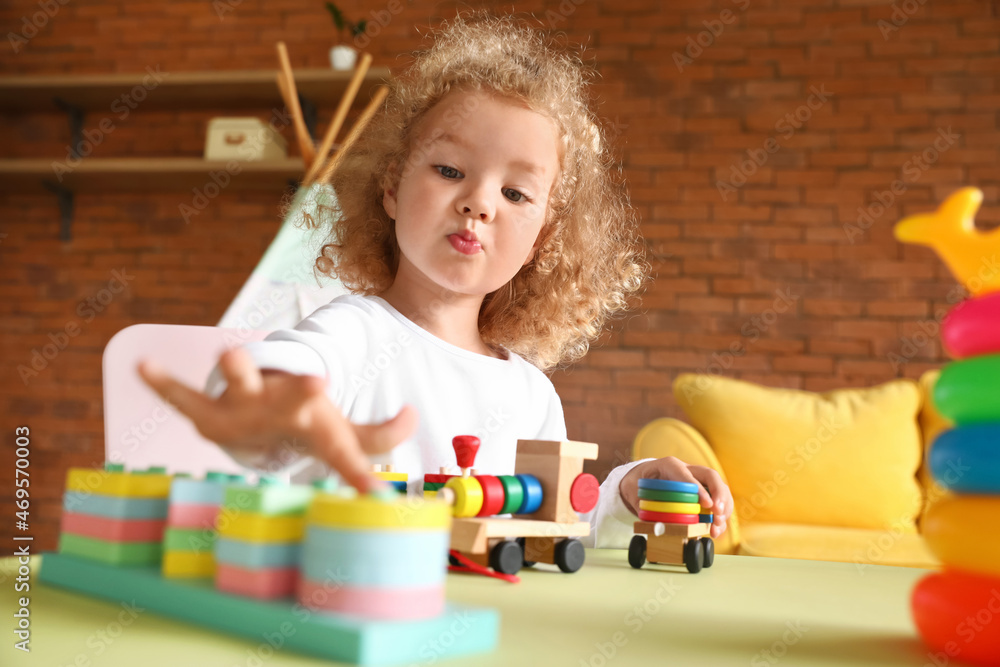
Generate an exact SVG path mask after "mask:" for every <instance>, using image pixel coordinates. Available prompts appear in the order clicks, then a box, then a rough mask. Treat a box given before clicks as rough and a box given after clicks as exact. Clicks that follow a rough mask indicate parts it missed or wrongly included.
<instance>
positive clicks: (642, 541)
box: [628, 535, 646, 570]
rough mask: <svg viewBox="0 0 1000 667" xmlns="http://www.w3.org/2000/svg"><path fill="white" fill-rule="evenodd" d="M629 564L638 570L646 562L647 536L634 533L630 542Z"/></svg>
mask: <svg viewBox="0 0 1000 667" xmlns="http://www.w3.org/2000/svg"><path fill="white" fill-rule="evenodd" d="M628 564H629V565H631V566H632V567H634V568H635V569H637V570H638V569H639V568H641V567H642V566H643V565H645V564H646V538H645V537H643V536H642V535H633V536H632V541H631V542H629V543H628Z"/></svg>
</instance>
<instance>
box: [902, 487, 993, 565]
mask: <svg viewBox="0 0 1000 667" xmlns="http://www.w3.org/2000/svg"><path fill="white" fill-rule="evenodd" d="M997 517H1000V496H954V497H951V498H945V499H943V500H941V501H939V502H937V503H935V504H934V505H932V506H931V508H930V509H928V510H927V514H926V515H925V516H924V519H923V521H922V522H921V531H922V532H923V536H924V541H925V542H927V546H928V547H930V550H931V551H932V552H933V553H934V555H935V556H937V557H938V558H939V559H940V560H941V562H942V563H945V564H946V565H947V566H948V567H953V568H955V569H956V570H964V571H966V572H972V573H978V574H985V575H989V576H991V577H1000V532H998V531H997V530H996V525H997Z"/></svg>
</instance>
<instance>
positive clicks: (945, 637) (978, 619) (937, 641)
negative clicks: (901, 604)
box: [910, 571, 1000, 667]
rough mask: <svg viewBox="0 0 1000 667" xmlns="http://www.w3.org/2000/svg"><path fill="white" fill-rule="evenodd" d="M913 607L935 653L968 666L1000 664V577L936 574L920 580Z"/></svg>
mask: <svg viewBox="0 0 1000 667" xmlns="http://www.w3.org/2000/svg"><path fill="white" fill-rule="evenodd" d="M910 607H911V609H912V611H913V621H914V624H915V625H916V626H917V630H918V631H919V632H920V635H921V636H922V637H923V639H924V642H925V643H926V644H927V646H929V647H930V648H931V651H933V652H934V653H936V654H938V655H941V656H948V657H950V658H951V659H954V660H956V661H961V663H962V664H970V665H979V666H980V667H1000V631H997V629H996V627H995V626H994V624H995V623H996V622H997V618H998V613H1000V611H997V610H1000V579H995V578H991V577H983V576H977V575H974V574H969V573H965V572H955V571H945V572H935V573H934V574H931V575H928V576H926V577H924V578H923V579H921V580H920V581H919V582H917V585H916V587H915V588H914V589H913V595H912V596H911V599H910ZM977 629H978V631H976V630H977ZM928 655H930V654H928ZM947 660H948V658H945V661H947ZM935 664H942V665H943V664H945V663H944V662H941V661H936V662H935Z"/></svg>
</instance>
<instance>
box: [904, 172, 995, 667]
mask: <svg viewBox="0 0 1000 667" xmlns="http://www.w3.org/2000/svg"><path fill="white" fill-rule="evenodd" d="M982 199H983V194H982V192H980V191H979V190H977V189H976V188H963V189H961V190H959V191H957V192H955V193H954V194H952V195H951V196H950V197H948V199H947V200H946V201H945V202H944V204H942V205H941V208H939V209H938V211H937V212H936V213H934V214H929V215H917V216H911V217H909V218H906V219H904V220H902V221H900V222H899V223H897V225H896V227H895V233H896V238H897V239H899V240H900V241H904V242H908V243H919V244H922V245H929V246H931V247H933V248H934V250H936V251H937V253H938V254H939V255H940V256H941V258H942V259H943V260H944V262H945V263H946V264H947V265H948V268H949V269H950V270H951V272H952V274H954V276H955V278H956V279H958V280H959V282H961V283H962V285H963V286H964V287H965V288H966V289H968V291H969V292H970V293H971V294H972V295H973V296H972V298H970V299H968V300H966V301H964V302H962V303H960V304H958V305H957V306H955V307H954V308H953V309H952V310H951V311H950V312H949V313H948V314H947V316H946V317H945V320H944V323H943V324H942V327H941V339H942V342H943V343H944V346H945V349H946V350H947V351H948V353H949V354H950V355H951V356H952V357H954V358H955V359H957V361H953V362H951V363H949V364H947V365H946V366H945V367H944V368H943V369H942V371H941V375H940V376H939V378H938V380H937V382H936V383H935V385H934V391H933V401H934V404H935V407H936V408H937V409H938V411H939V412H940V413H941V414H942V415H944V416H945V417H947V418H948V419H950V420H951V421H952V423H953V424H954V427H953V428H951V429H950V430H947V431H944V432H942V433H941V434H939V435H938V437H937V438H936V439H935V440H934V442H933V444H932V445H931V449H930V452H929V457H928V459H929V460H928V463H929V467H930V470H931V474H932V475H933V476H934V479H935V481H937V483H938V484H940V485H941V486H942V487H944V488H946V489H948V490H949V491H951V492H952V494H954V495H950V496H948V497H946V498H944V499H943V500H940V501H938V502H936V503H935V504H934V505H932V506H931V507H930V508H929V509H928V510H927V512H926V514H925V516H924V519H923V521H922V525H921V533H922V535H923V537H924V540H925V541H926V542H927V545H928V546H929V547H930V549H931V551H932V552H933V553H934V555H935V556H937V557H938V558H939V559H940V560H941V562H942V563H943V564H944V571H943V572H938V573H935V574H931V575H929V576H927V577H925V578H923V579H921V580H920V581H919V582H918V583H917V585H916V587H915V588H914V590H913V596H912V598H911V608H912V610H913V618H914V621H915V623H916V626H917V629H918V630H919V631H920V634H921V635H922V636H923V638H924V642H925V643H926V644H927V645H928V646H930V647H931V649H932V650H933V651H936V652H944V653H945V654H946V655H948V656H950V657H953V658H955V659H957V660H961V661H962V662H967V663H971V664H975V665H981V666H982V667H1000V632H997V631H993V630H990V629H989V628H986V629H984V630H983V631H981V632H972V631H969V630H968V627H969V625H968V624H969V623H971V622H973V620H974V619H975V618H977V614H978V615H981V614H982V612H983V610H990V609H993V608H994V606H995V604H996V603H997V602H998V601H1000V598H997V591H1000V536H998V533H997V531H996V530H990V527H994V528H995V527H996V526H997V525H998V524H1000V446H998V443H1000V271H997V270H996V268H995V266H994V265H995V264H996V262H997V254H998V253H1000V231H996V230H994V231H992V232H989V233H985V234H983V233H979V232H978V231H977V230H976V226H975V221H974V219H973V218H974V215H975V213H976V211H977V210H978V208H979V204H980V203H981V202H982ZM955 471H961V472H960V473H956V472H955ZM984 529H985V530H984ZM980 617H981V616H980ZM963 628H965V630H963Z"/></svg>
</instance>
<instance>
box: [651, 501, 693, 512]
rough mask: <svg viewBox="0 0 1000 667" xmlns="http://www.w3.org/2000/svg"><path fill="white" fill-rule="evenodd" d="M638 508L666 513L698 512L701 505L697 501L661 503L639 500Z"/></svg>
mask: <svg viewBox="0 0 1000 667" xmlns="http://www.w3.org/2000/svg"><path fill="white" fill-rule="evenodd" d="M639 509H641V510H647V511H649V512H664V513H667V514H698V513H699V512H700V511H701V505H699V504H698V503H663V502H659V501H656V500H640V501H639Z"/></svg>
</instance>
